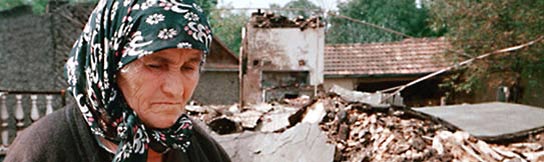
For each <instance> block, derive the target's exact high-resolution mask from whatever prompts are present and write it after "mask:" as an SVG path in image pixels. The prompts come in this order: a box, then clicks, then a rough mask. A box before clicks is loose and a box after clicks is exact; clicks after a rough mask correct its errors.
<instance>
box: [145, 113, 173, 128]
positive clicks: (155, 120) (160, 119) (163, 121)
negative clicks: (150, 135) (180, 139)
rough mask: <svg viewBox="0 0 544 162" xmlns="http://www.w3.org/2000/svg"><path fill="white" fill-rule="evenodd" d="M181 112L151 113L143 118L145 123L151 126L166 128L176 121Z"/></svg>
mask: <svg viewBox="0 0 544 162" xmlns="http://www.w3.org/2000/svg"><path fill="white" fill-rule="evenodd" d="M180 116H181V114H166V115H155V116H154V115H150V118H148V119H145V118H144V119H142V121H143V122H144V124H145V125H146V126H148V127H150V128H155V129H165V128H170V127H172V125H174V124H175V123H176V121H177V120H178V118H179V117H180Z"/></svg>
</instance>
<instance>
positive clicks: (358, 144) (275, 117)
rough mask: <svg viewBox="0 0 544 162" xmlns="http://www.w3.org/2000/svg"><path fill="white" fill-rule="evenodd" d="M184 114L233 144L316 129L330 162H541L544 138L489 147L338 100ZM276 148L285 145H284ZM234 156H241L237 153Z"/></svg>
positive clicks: (411, 114) (432, 123)
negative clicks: (301, 127) (299, 128)
mask: <svg viewBox="0 0 544 162" xmlns="http://www.w3.org/2000/svg"><path fill="white" fill-rule="evenodd" d="M188 111H189V112H190V114H192V115H193V116H194V117H196V118H199V119H201V120H203V121H204V122H206V123H207V124H208V126H210V128H211V129H212V130H214V131H215V132H217V133H219V134H228V135H222V136H231V135H232V134H238V135H236V136H237V137H233V138H232V139H234V140H236V139H242V138H241V137H244V136H247V134H248V132H249V134H251V135H252V136H257V135H256V134H263V135H264V134H266V136H270V134H271V133H272V134H279V135H281V134H282V133H285V132H289V134H297V133H296V131H290V130H291V129H294V128H295V127H297V126H298V125H300V124H301V123H302V124H315V125H319V127H320V128H321V130H322V133H323V134H325V135H326V137H328V142H327V143H328V144H327V143H325V142H324V143H323V144H319V143H312V147H317V148H319V147H320V145H323V147H325V144H327V145H334V147H335V151H333V152H334V153H331V154H334V155H330V156H331V159H332V157H333V159H334V161H354V162H355V161H357V162H359V161H544V137H543V136H544V133H540V134H533V135H529V136H528V137H526V138H524V139H521V140H519V139H517V140H516V141H512V140H510V141H502V142H501V143H500V144H491V143H487V142H485V141H482V140H479V139H477V138H475V137H473V136H471V135H469V134H468V133H466V132H463V131H460V130H454V129H451V128H450V127H447V125H446V124H443V123H441V122H440V121H437V120H434V119H432V118H431V117H425V116H422V115H421V114H418V113H417V112H415V111H413V110H411V109H408V108H403V107H383V106H380V107H375V106H371V105H368V104H363V103H359V102H347V101H346V100H344V99H342V97H341V96H338V95H331V96H328V97H322V98H320V99H310V98H309V97H302V98H297V99H291V100H284V101H283V102H281V103H279V102H275V103H262V104H257V105H252V106H248V107H244V108H239V107H238V105H232V106H189V107H188ZM244 134H246V135H244ZM301 136H303V135H301ZM306 138H307V137H306ZM271 139H277V140H281V139H283V138H277V137H273V138H271ZM223 141H229V142H230V143H233V142H232V140H223ZM220 142H221V141H220ZM253 142H258V140H256V141H253ZM234 143H236V142H234ZM266 143H271V142H270V141H267V142H266ZM272 143H275V142H272ZM276 143H280V144H282V145H281V146H286V145H289V141H277V142H276ZM298 144H300V142H299V143H292V145H298ZM244 145H246V144H244ZM239 147H244V146H237V147H229V148H236V150H240V149H241V148H239ZM251 147H252V148H257V147H261V146H260V145H259V146H251ZM331 147H332V146H331ZM295 148H296V147H295ZM244 150H250V149H247V148H246V149H244ZM324 150H327V148H324ZM258 152H261V151H258ZM265 152H266V151H265ZM236 154H237V155H238V156H240V155H239V154H240V153H239V152H237V153H236ZM248 156H253V155H248ZM271 156H273V155H271ZM282 156H283V155H282ZM293 158H294V159H291V160H290V161H296V160H299V159H298V158H300V156H299V157H297V156H293ZM241 159H251V160H255V158H253V159H252V158H241ZM260 159H263V158H260ZM256 161H259V160H256Z"/></svg>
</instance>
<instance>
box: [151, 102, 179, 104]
mask: <svg viewBox="0 0 544 162" xmlns="http://www.w3.org/2000/svg"><path fill="white" fill-rule="evenodd" d="M151 105H181V102H151Z"/></svg>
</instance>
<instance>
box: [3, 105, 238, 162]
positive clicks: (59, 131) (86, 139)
mask: <svg viewBox="0 0 544 162" xmlns="http://www.w3.org/2000/svg"><path fill="white" fill-rule="evenodd" d="M193 128H194V134H193V136H192V138H191V145H190V147H189V149H188V151H187V153H183V152H181V151H169V152H168V153H167V154H166V155H165V158H164V159H165V161H183V162H222V161H230V159H229V157H228V155H227V154H226V153H225V151H224V150H223V148H221V146H220V145H219V144H218V143H217V142H216V141H215V140H213V139H212V138H211V137H210V136H208V135H207V134H206V133H205V131H204V130H203V129H202V128H200V127H199V126H198V124H194V127H193ZM112 158H113V154H111V153H108V152H107V151H106V150H104V149H102V148H101V147H100V146H98V143H97V142H96V140H95V138H94V135H93V134H91V131H90V130H89V126H88V125H87V124H86V122H85V120H84V119H83V116H82V115H81V112H80V111H79V109H77V107H76V106H67V107H66V108H63V109H60V110H57V111H55V112H54V113H52V114H50V115H47V116H45V117H44V118H42V119H40V120H38V121H37V122H36V123H34V124H32V125H31V126H30V127H28V128H26V129H25V130H24V131H23V132H22V134H20V135H19V136H17V138H16V139H15V141H14V142H13V143H12V144H11V145H10V147H9V150H8V152H7V156H6V158H5V160H4V161H5V162H12V161H13V162H63V161H70V162H74V161H77V162H105V161H112Z"/></svg>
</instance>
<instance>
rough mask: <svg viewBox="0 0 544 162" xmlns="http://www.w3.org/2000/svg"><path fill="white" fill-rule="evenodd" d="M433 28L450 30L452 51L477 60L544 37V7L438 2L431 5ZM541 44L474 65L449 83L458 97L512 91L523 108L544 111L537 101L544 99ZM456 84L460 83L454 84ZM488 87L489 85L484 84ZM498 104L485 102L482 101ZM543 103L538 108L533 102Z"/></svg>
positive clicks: (499, 0)
mask: <svg viewBox="0 0 544 162" xmlns="http://www.w3.org/2000/svg"><path fill="white" fill-rule="evenodd" d="M430 6H431V8H432V17H433V20H434V21H433V22H434V23H433V26H435V27H447V28H448V29H449V31H448V33H447V34H446V36H447V38H448V39H449V40H450V42H451V44H452V48H453V49H452V50H454V51H462V52H464V53H465V54H464V56H460V55H457V54H452V55H451V57H454V58H460V59H464V58H463V57H469V58H470V57H475V56H477V55H480V54H483V53H486V52H490V51H494V50H498V49H502V48H506V47H510V46H514V45H519V44H522V43H525V42H528V41H530V40H534V39H536V38H537V37H540V36H542V35H544V16H543V15H544V10H542V8H544V1H542V0H527V1H518V0H479V1H449V0H435V1H434V2H432V3H431V5H430ZM543 47H544V46H543V43H542V42H539V43H537V44H535V45H533V46H531V47H529V48H524V49H522V50H518V51H515V52H511V53H508V54H501V55H497V56H493V57H490V58H488V59H485V60H482V61H478V62H475V63H473V64H472V65H471V66H469V67H467V68H466V71H465V72H464V73H463V75H461V76H458V77H457V78H453V79H451V78H450V80H449V83H447V84H449V85H451V86H452V88H453V89H456V90H457V91H464V92H471V91H482V92H481V94H482V95H484V96H493V95H490V94H489V92H490V91H491V92H492V93H494V91H492V90H493V89H492V88H496V87H490V86H499V85H503V86H509V87H512V88H513V90H517V92H518V93H516V92H514V95H515V96H513V97H514V98H513V99H514V100H516V99H517V101H519V102H522V103H528V104H536V105H544V102H543V101H542V99H538V97H541V96H542V95H543V94H544V93H542V91H543V90H544V84H542V82H543V81H544V57H543V56H544V48H543ZM452 81H458V82H456V83H452ZM484 83H485V84H484ZM490 99H493V98H489V97H487V98H486V97H483V100H490ZM537 100H540V101H538V102H539V103H535V102H534V101H537Z"/></svg>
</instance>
